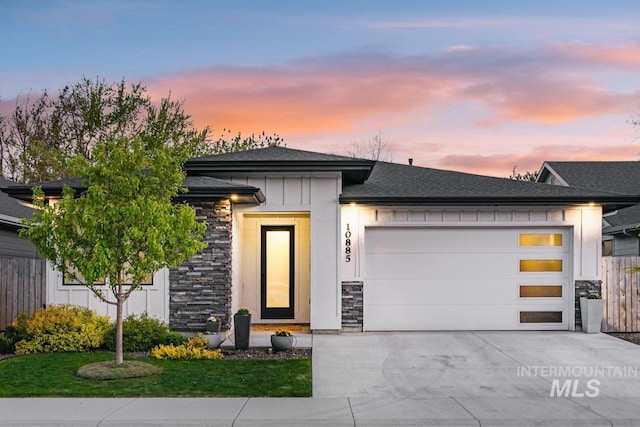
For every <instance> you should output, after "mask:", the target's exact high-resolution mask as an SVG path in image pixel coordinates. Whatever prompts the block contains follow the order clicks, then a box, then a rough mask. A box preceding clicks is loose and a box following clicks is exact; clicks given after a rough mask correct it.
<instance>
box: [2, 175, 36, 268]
mask: <svg viewBox="0 0 640 427" xmlns="http://www.w3.org/2000/svg"><path fill="white" fill-rule="evenodd" d="M9 185H16V183H15V182H13V181H10V180H8V179H6V178H4V177H2V176H0V188H2V187H7V186H9ZM32 214H33V209H31V208H28V207H26V206H23V205H21V204H20V203H19V202H18V200H16V199H14V198H11V197H9V196H8V195H7V194H5V193H2V192H0V257H28V258H31V257H37V253H36V248H35V247H34V246H33V245H32V244H31V243H30V242H29V240H28V239H26V238H24V237H19V236H18V231H19V230H20V229H21V228H22V227H23V226H22V224H21V220H22V219H23V218H31V215H32Z"/></svg>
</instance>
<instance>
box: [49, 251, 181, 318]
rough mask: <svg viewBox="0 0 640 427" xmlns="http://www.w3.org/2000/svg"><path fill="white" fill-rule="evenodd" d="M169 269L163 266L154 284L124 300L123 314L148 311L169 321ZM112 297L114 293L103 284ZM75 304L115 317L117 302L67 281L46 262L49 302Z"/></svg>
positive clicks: (144, 287) (155, 277)
mask: <svg viewBox="0 0 640 427" xmlns="http://www.w3.org/2000/svg"><path fill="white" fill-rule="evenodd" d="M168 286H169V270H168V269H166V268H164V269H162V270H160V271H158V272H156V274H154V275H153V285H152V286H149V285H145V286H143V287H142V289H139V290H135V291H134V292H133V293H132V294H131V296H130V297H129V298H128V299H127V301H126V302H125V304H124V316H125V317H126V316H129V315H131V314H137V315H140V314H142V313H147V314H148V315H149V316H151V317H153V318H156V319H159V320H161V321H163V322H165V323H169V289H168ZM103 290H104V293H105V295H108V297H109V299H110V300H113V296H112V295H111V294H110V292H109V289H108V288H107V287H103ZM49 304H73V305H79V306H82V307H88V308H90V309H92V310H95V311H96V312H98V313H99V314H101V315H105V316H109V317H111V319H112V320H115V318H116V306H115V305H112V304H107V303H105V302H103V301H101V300H100V299H99V298H97V297H96V296H94V295H93V293H92V292H91V291H90V290H88V289H87V288H86V287H84V286H82V285H65V284H63V281H62V274H61V273H60V272H58V271H56V270H54V269H53V268H52V267H51V265H50V264H49V263H47V305H49Z"/></svg>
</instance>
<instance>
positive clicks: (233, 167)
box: [185, 159, 375, 184]
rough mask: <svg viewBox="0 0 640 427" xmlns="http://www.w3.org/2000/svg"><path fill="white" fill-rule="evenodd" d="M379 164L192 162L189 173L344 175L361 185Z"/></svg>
mask: <svg viewBox="0 0 640 427" xmlns="http://www.w3.org/2000/svg"><path fill="white" fill-rule="evenodd" d="M374 164H375V161H373V160H362V159H354V160H353V161H344V160H343V161H336V162H328V161H308V160H307V161H292V160H286V161H283V160H272V161H267V160H263V161H246V162H238V161H215V162H212V161H210V160H209V161H207V160H190V161H189V162H188V163H187V164H185V170H186V171H187V172H197V173H206V174H213V175H220V176H224V175H225V174H236V173H246V172H251V173H254V172H266V173H277V172H304V173H309V172H341V173H342V177H343V181H344V182H345V183H346V184H361V183H363V182H365V181H366V180H367V179H368V178H369V175H370V174H371V171H372V169H373V165H374Z"/></svg>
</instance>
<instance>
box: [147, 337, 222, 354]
mask: <svg viewBox="0 0 640 427" xmlns="http://www.w3.org/2000/svg"><path fill="white" fill-rule="evenodd" d="M207 343H208V342H207V339H206V338H203V337H202V336H201V335H200V334H198V335H196V336H195V337H193V338H191V339H190V340H189V341H187V342H186V343H183V344H180V345H178V346H176V345H173V344H169V345H164V344H161V345H159V346H157V347H154V348H153V349H152V350H151V357H154V358H156V359H171V360H178V359H207V360H214V359H222V358H223V355H222V352H221V351H220V349H217V350H209V349H208V348H207Z"/></svg>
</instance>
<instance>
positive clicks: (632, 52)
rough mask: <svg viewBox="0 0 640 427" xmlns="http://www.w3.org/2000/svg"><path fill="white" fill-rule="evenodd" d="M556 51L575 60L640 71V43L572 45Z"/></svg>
mask: <svg viewBox="0 0 640 427" xmlns="http://www.w3.org/2000/svg"><path fill="white" fill-rule="evenodd" d="M555 49H556V50H557V52H558V53H560V54H561V55H563V56H565V57H568V58H572V59H574V60H578V61H583V62H586V63H591V64H599V65H606V66H615V67H623V68H631V69H632V70H635V71H640V42H632V43H627V44H619V45H605V44H584V43H571V44H561V45H557V46H556V47H555Z"/></svg>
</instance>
